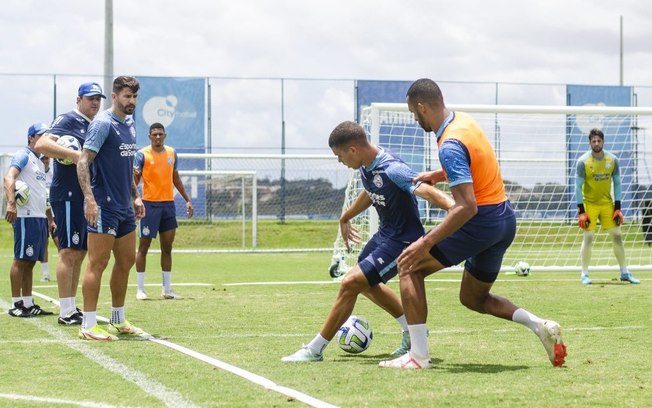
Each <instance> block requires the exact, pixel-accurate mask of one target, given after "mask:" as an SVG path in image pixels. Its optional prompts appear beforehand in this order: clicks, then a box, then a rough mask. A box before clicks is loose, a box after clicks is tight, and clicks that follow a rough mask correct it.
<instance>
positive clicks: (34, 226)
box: [4, 123, 53, 317]
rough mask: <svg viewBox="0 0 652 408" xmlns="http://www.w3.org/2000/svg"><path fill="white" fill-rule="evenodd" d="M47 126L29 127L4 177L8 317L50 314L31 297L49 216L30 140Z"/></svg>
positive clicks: (42, 170) (42, 179) (40, 167)
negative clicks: (10, 235) (10, 240)
mask: <svg viewBox="0 0 652 408" xmlns="http://www.w3.org/2000/svg"><path fill="white" fill-rule="evenodd" d="M47 128H48V125H46V124H44V123H35V124H33V125H32V126H30V127H29V130H28V131H27V146H26V147H24V148H22V149H20V150H19V151H17V152H16V153H15V154H14V156H13V158H12V160H11V164H10V165H9V169H8V170H7V172H6V173H5V177H4V192H5V195H6V196H7V211H6V213H5V220H7V222H8V223H10V224H12V226H13V229H14V261H13V263H12V264H11V270H10V281H11V304H12V307H11V308H10V309H9V311H8V313H9V316H12V317H33V316H41V315H51V314H53V313H52V312H47V311H45V310H43V309H41V308H40V306H38V305H36V304H34V301H33V299H32V277H33V271H34V265H35V264H36V261H43V260H44V259H45V248H46V246H47V244H48V218H49V217H47V218H46V209H45V200H46V196H45V194H46V193H45V168H44V166H43V163H42V162H41V160H39V158H38V154H37V153H36V152H35V151H34V143H35V140H36V136H37V135H42V134H43V133H45V131H46V130H47ZM23 183H24V184H26V185H27V188H26V189H24V190H23V191H19V192H18V193H17V192H16V185H17V184H23ZM17 195H19V196H21V197H17ZM47 211H50V210H47ZM52 226H53V225H52V224H50V226H49V227H52Z"/></svg>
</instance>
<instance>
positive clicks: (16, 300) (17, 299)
mask: <svg viewBox="0 0 652 408" xmlns="http://www.w3.org/2000/svg"><path fill="white" fill-rule="evenodd" d="M21 300H23V298H22V297H20V296H18V297H12V298H11V304H12V305H15V304H16V303H18V302H20V301H21Z"/></svg>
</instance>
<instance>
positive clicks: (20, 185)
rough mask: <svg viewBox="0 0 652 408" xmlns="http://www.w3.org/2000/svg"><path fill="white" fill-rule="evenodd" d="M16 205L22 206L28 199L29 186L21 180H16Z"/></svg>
mask: <svg viewBox="0 0 652 408" xmlns="http://www.w3.org/2000/svg"><path fill="white" fill-rule="evenodd" d="M15 192H16V205H18V206H23V205H25V204H27V202H28V201H29V186H28V185H27V183H25V182H24V181H22V180H16V189H15Z"/></svg>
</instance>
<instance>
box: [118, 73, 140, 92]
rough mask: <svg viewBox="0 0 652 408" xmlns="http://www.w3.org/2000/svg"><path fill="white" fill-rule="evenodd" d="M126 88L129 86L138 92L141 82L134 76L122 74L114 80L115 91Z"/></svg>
mask: <svg viewBox="0 0 652 408" xmlns="http://www.w3.org/2000/svg"><path fill="white" fill-rule="evenodd" d="M125 88H129V89H130V90H131V92H133V93H138V90H139V89H140V82H138V80H137V79H136V78H134V77H131V76H125V75H121V76H119V77H117V78H116V79H114V80H113V92H114V93H120V91H122V90H123V89H125Z"/></svg>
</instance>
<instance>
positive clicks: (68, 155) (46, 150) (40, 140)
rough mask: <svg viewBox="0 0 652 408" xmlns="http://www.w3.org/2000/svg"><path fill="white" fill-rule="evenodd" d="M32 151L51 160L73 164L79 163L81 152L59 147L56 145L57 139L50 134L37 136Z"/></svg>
mask: <svg viewBox="0 0 652 408" xmlns="http://www.w3.org/2000/svg"><path fill="white" fill-rule="evenodd" d="M34 150H36V151H37V152H38V153H40V154H43V155H45V156H48V157H52V158H53V159H67V160H72V162H73V163H75V164H77V163H78V162H79V158H80V156H81V152H79V151H77V150H73V149H68V148H66V147H63V146H61V145H59V144H58V143H57V137H56V136H54V135H51V134H50V133H45V134H43V135H42V136H37V138H36V143H35V144H34Z"/></svg>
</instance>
